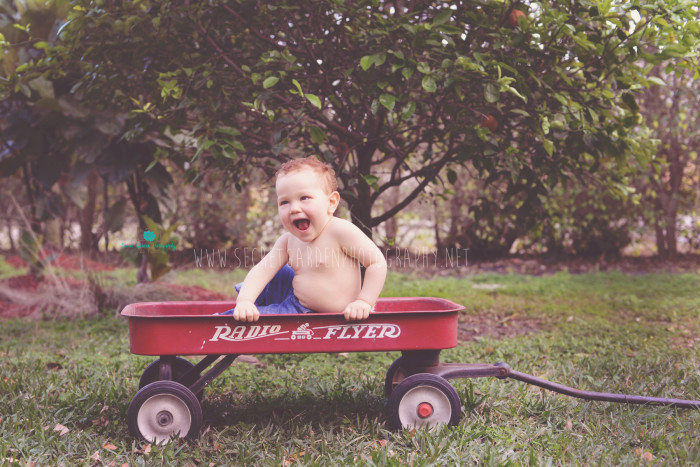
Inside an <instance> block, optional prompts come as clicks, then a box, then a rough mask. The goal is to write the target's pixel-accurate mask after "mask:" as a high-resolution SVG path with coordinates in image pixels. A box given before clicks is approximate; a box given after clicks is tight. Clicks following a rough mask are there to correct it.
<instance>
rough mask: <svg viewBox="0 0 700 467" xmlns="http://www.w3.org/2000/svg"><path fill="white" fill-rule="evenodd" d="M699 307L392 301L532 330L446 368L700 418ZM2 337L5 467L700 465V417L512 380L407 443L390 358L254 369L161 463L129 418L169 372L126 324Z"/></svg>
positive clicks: (214, 391)
mask: <svg viewBox="0 0 700 467" xmlns="http://www.w3.org/2000/svg"><path fill="white" fill-rule="evenodd" d="M240 277H241V273H240V271H236V272H232V273H228V274H223V273H221V272H211V271H210V272H207V271H201V270H189V271H177V272H176V273H174V274H172V275H170V277H169V278H168V280H170V281H172V282H175V283H181V284H197V285H200V286H206V287H211V288H212V289H213V290H218V291H220V288H221V287H230V284H231V283H232V281H234V280H236V279H239V278H240ZM699 290H700V276H699V275H696V274H678V275H671V274H660V273H659V274H645V275H634V276H632V275H625V274H622V273H614V272H611V273H590V274H582V275H570V274H566V273H559V274H554V275H549V276H541V277H531V276H519V275H494V274H491V275H474V276H468V277H465V278H434V279H425V278H417V277H412V276H406V275H399V274H394V273H391V274H390V275H389V277H388V281H387V285H386V287H385V290H384V293H383V295H384V296H438V297H446V298H449V299H451V300H453V301H455V302H458V303H461V304H463V305H465V307H466V311H465V312H464V313H463V316H462V317H461V318H462V319H461V321H463V322H478V321H479V320H489V321H490V322H494V323H501V324H502V325H503V326H512V327H517V326H519V324H518V323H529V325H530V326H529V327H528V329H529V331H530V332H529V333H526V334H520V335H515V337H509V338H505V339H497V338H495V337H492V336H488V335H484V336H480V337H479V338H477V339H476V340H472V341H468V342H462V343H460V345H459V346H458V347H456V348H454V349H450V350H446V351H444V352H443V353H442V360H443V361H446V362H448V361H454V362H486V363H492V362H497V361H504V362H507V363H508V364H509V365H510V366H511V367H512V368H513V369H515V370H518V371H522V372H526V373H530V374H534V375H536V376H539V377H543V378H546V379H549V380H552V381H556V382H559V383H563V384H567V385H570V386H574V387H577V388H581V389H588V390H595V391H606V392H621V393H628V394H641V395H649V396H658V397H668V398H685V399H695V400H698V399H700V371H699V368H700V358H699V357H700V352H699V351H698V345H700V339H699V337H698V336H699V334H700V324H699V322H698V321H700V320H698V316H700V293H698V291H699ZM509 323H510V324H509ZM0 326H2V334H1V335H2V337H1V338H0V357H1V358H2V360H1V361H2V366H1V367H0V433H1V436H0V464H2V463H3V462H4V463H6V464H10V465H11V464H13V463H17V464H19V465H27V464H30V463H35V464H36V465H58V464H64V465H100V464H101V465H118V466H120V465H123V464H128V465H132V466H133V465H154V464H168V465H172V464H177V465H207V466H208V465H232V464H235V465H289V464H294V463H298V464H301V465H306V464H311V465H355V464H361V465H397V466H398V465H454V464H480V465H481V464H483V465H521V464H534V465H540V464H548V463H551V464H602V465H620V464H625V465H630V464H644V463H651V464H653V465H662V464H669V465H698V464H700V411H697V410H679V409H671V408H666V407H647V406H627V405H620V404H609V403H604V402H584V401H580V400H576V399H572V398H568V397H565V396H561V395H557V394H554V393H549V392H546V391H541V390H540V389H539V388H536V387H534V386H528V385H525V384H522V383H518V382H515V381H508V380H506V381H502V380H497V379H478V380H454V381H452V383H453V384H454V386H455V388H456V389H457V392H458V393H459V395H460V397H461V400H462V402H463V404H464V405H463V410H462V420H461V422H460V424H459V425H458V426H457V427H454V428H445V429H441V430H438V431H433V432H427V431H424V430H418V431H410V432H409V431H402V432H393V431H390V430H388V428H387V422H386V416H385V413H384V404H385V402H386V399H385V397H384V395H383V384H384V374H385V372H386V369H387V368H388V366H389V365H390V364H391V362H392V361H393V360H394V359H395V358H396V357H397V356H398V353H384V352H380V353H350V354H304V355H277V356H272V355H270V356H258V359H259V364H256V365H253V364H249V363H237V364H235V365H233V366H232V367H231V368H230V369H229V370H227V371H226V372H225V373H224V374H222V375H221V376H219V377H218V378H217V379H215V380H214V381H213V383H212V384H211V385H210V386H209V387H208V388H207V389H206V390H205V393H206V394H205V397H204V400H203V411H204V425H203V426H204V428H203V429H202V435H201V436H200V438H199V439H197V440H195V441H190V442H181V443H171V444H169V445H165V446H157V445H149V444H146V443H142V442H139V441H135V440H132V439H131V437H130V436H129V433H128V430H127V423H126V409H127V407H128V404H129V401H130V399H131V397H133V395H134V394H135V393H136V391H137V388H138V378H139V376H140V374H141V372H142V371H143V369H144V368H145V366H146V365H148V364H149V363H150V361H151V359H150V358H147V357H140V356H134V355H131V354H130V353H129V346H128V329H127V323H126V322H125V321H124V320H123V319H122V318H121V317H119V316H117V313H116V311H113V312H108V313H106V316H102V317H100V318H93V319H74V320H58V321H56V320H54V321H31V320H26V319H25V320H21V319H14V320H4V321H0ZM516 334H517V333H516Z"/></svg>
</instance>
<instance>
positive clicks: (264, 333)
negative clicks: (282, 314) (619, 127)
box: [209, 324, 289, 342]
mask: <svg viewBox="0 0 700 467" xmlns="http://www.w3.org/2000/svg"><path fill="white" fill-rule="evenodd" d="M215 327H216V332H215V333H214V337H212V338H211V339H209V341H213V342H216V341H218V340H224V341H230V342H240V341H249V340H253V339H261V338H263V337H271V336H277V335H280V334H286V333H288V332H289V331H280V329H281V326H280V325H278V324H275V325H265V326H257V325H253V326H236V327H235V328H231V327H230V326H227V325H224V326H215Z"/></svg>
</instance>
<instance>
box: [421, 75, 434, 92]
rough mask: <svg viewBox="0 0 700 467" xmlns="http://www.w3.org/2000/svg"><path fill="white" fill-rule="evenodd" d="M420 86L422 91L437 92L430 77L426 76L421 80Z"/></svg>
mask: <svg viewBox="0 0 700 467" xmlns="http://www.w3.org/2000/svg"><path fill="white" fill-rule="evenodd" d="M421 86H423V89H425V90H426V91H428V92H435V91H437V84H436V83H435V79H434V78H433V77H432V76H430V75H426V76H424V77H423V80H422V81H421Z"/></svg>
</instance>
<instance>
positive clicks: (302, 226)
mask: <svg viewBox="0 0 700 467" xmlns="http://www.w3.org/2000/svg"><path fill="white" fill-rule="evenodd" d="M310 225H311V222H310V221H309V220H308V219H297V220H295V221H294V226H295V227H296V228H297V229H299V230H300V231H302V232H303V231H305V230H307V229H308V228H309V226H310Z"/></svg>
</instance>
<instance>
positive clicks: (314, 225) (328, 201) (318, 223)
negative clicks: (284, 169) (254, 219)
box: [275, 169, 340, 242]
mask: <svg viewBox="0 0 700 467" xmlns="http://www.w3.org/2000/svg"><path fill="white" fill-rule="evenodd" d="M275 186H276V188H277V210H278V212H279V216H280V220H281V221H282V225H283V226H284V228H285V229H287V231H289V232H290V233H291V234H292V235H294V236H295V237H297V238H298V239H299V240H302V241H304V242H311V241H313V240H315V239H316V238H317V237H318V236H319V235H320V234H321V232H322V231H323V228H324V227H325V226H326V224H328V221H329V220H330V219H331V217H333V213H334V212H335V210H336V208H337V207H338V201H339V198H340V197H339V195H338V192H333V193H328V189H327V188H326V187H325V183H324V181H323V178H322V177H321V175H319V174H318V173H317V172H316V171H315V170H313V169H302V170H297V171H294V172H291V173H288V174H284V175H280V176H278V177H277V182H276V184H275Z"/></svg>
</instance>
